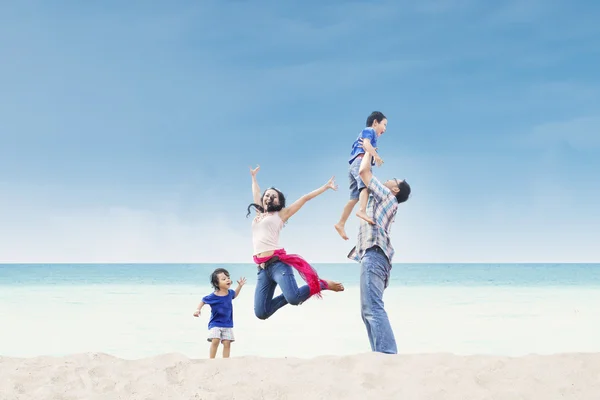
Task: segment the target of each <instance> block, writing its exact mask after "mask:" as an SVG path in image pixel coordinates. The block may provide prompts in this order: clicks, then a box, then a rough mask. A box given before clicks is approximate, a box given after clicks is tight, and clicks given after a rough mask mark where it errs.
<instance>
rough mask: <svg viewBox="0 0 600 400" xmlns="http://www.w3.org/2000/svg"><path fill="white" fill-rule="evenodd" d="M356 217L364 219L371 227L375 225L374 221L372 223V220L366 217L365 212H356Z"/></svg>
mask: <svg viewBox="0 0 600 400" xmlns="http://www.w3.org/2000/svg"><path fill="white" fill-rule="evenodd" d="M356 216H357V217H358V218H361V219H364V220H365V221H367V222H368V223H370V224H371V225H375V221H373V219H372V218H371V217H369V216H368V215H367V213H366V212H364V211H363V210H358V211H357V212H356Z"/></svg>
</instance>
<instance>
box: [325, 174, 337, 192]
mask: <svg viewBox="0 0 600 400" xmlns="http://www.w3.org/2000/svg"><path fill="white" fill-rule="evenodd" d="M325 187H326V188H327V189H333V190H337V189H338V185H337V184H336V183H335V176H332V177H331V179H329V181H328V182H327V183H326V184H325Z"/></svg>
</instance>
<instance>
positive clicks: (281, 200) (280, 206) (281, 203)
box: [246, 187, 285, 218]
mask: <svg viewBox="0 0 600 400" xmlns="http://www.w3.org/2000/svg"><path fill="white" fill-rule="evenodd" d="M267 190H274V191H275V192H277V195H278V197H279V204H278V205H276V206H275V205H271V206H268V207H267V210H265V209H264V207H263V206H261V205H260V204H256V203H251V204H250V205H249V206H248V214H246V218H248V216H249V215H250V212H251V211H250V209H251V208H252V207H254V208H255V209H257V210H258V211H260V212H261V213H264V212H265V211H268V212H275V211H281V210H283V209H284V208H285V196H284V195H283V193H281V191H280V190H279V189H275V188H274V187H270V188H268V189H267ZM267 190H265V191H264V192H263V194H262V196H261V197H260V198H261V201H262V199H263V198H264V197H265V193H267Z"/></svg>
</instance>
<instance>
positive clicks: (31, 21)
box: [0, 0, 600, 263]
mask: <svg viewBox="0 0 600 400" xmlns="http://www.w3.org/2000/svg"><path fill="white" fill-rule="evenodd" d="M599 19H600V3H598V2H594V1H579V2H568V1H566V0H564V1H563V0H544V1H542V0H529V1H522V0H515V1H505V0H500V1H495V2H490V1H475V0H421V1H419V2H413V1H405V0H390V1H328V2H317V1H313V0H303V1H286V2H282V1H274V0H273V1H258V0H257V1H252V2H250V1H244V0H236V1H234V0H229V1H226V0H218V1H217V0H203V1H201V2H199V1H169V2H166V1H164V2H152V4H150V3H148V2H142V1H134V0H132V1H127V2H121V1H105V2H101V3H93V4H92V3H90V2H74V1H70V2H68V1H57V2H52V4H50V3H48V2H43V1H36V0H27V1H20V2H16V1H13V2H2V3H0V38H1V39H0V54H1V55H2V62H1V63H0V88H1V90H0V227H1V228H0V262H4V263H29V262H31V263H38V262H39V263H60V262H185V263H187V262H194V263H195V262H207V263H214V262H252V241H251V231H250V224H251V219H250V218H246V208H247V206H248V204H249V203H250V202H251V200H252V195H251V186H250V183H251V181H250V174H249V167H250V166H255V165H257V164H259V165H260V166H261V169H260V172H259V174H258V179H259V183H260V185H261V188H262V189H266V188H267V187H269V186H275V187H277V188H279V189H280V190H282V191H283V192H284V193H285V195H286V197H287V198H288V202H290V201H293V200H295V199H297V198H299V197H300V196H302V195H303V194H305V193H308V192H310V191H312V190H314V189H316V188H318V187H319V186H321V185H323V184H325V183H326V182H327V180H328V179H329V178H330V177H331V176H335V177H336V181H337V183H338V185H339V189H338V190H337V191H328V192H326V193H324V194H323V195H321V196H319V197H317V198H315V199H314V200H311V201H310V202H309V203H307V204H306V205H305V206H304V208H303V209H302V210H300V212H298V213H297V214H296V215H295V216H294V217H293V218H292V219H290V221H289V223H288V224H287V226H286V227H285V228H284V230H283V231H282V236H281V240H282V242H281V243H282V245H283V246H284V247H285V248H286V249H287V251H288V252H290V253H298V254H301V255H303V256H304V257H305V258H307V259H308V260H310V261H312V262H318V263H325V262H336V263H337V262H350V261H349V260H348V259H347V258H346V256H347V254H348V252H349V251H350V250H351V249H352V247H353V246H354V244H355V241H356V235H357V232H358V221H357V218H356V217H355V216H354V215H352V216H351V217H350V220H349V221H348V224H347V232H348V234H349V236H350V240H349V241H344V240H342V239H341V238H340V237H339V236H337V234H336V232H335V230H334V228H333V225H334V224H335V223H336V222H337V220H338V219H339V217H340V213H341V211H342V207H343V206H344V204H345V203H346V201H347V199H348V196H349V190H348V177H347V173H348V172H347V170H348V163H347V160H348V157H349V153H350V148H351V145H352V142H353V141H354V139H355V138H356V136H357V135H358V133H359V132H360V130H361V129H362V128H363V127H364V125H365V121H366V118H367V116H368V115H369V114H370V113H371V111H374V110H378V111H382V112H383V113H384V114H385V115H386V116H387V117H388V129H387V132H386V133H385V134H384V135H383V136H382V137H381V138H380V139H379V141H378V151H379V153H380V155H381V157H382V158H383V160H384V161H385V163H384V165H383V166H382V167H375V169H374V173H375V176H377V177H378V178H379V179H381V180H386V179H390V178H403V179H406V180H407V181H408V183H409V184H410V185H411V187H412V195H411V198H410V199H409V201H407V202H406V203H404V204H401V205H400V206H399V210H398V214H397V218H396V222H395V224H394V226H393V228H392V243H393V245H394V247H395V248H396V256H395V258H394V260H393V262H394V263H404V262H406V263H414V262H424V263H431V262H441V263H454V262H456V263H463V262H464V263H467V262H490V263H501V262H550V263H562V262H600V246H598V245H597V244H598V243H600V229H599V228H598V227H599V226H600V213H599V212H598V210H597V204H598V200H597V199H598V196H599V195H600V180H599V179H598V177H597V174H598V172H599V171H600V72H598V71H600V24H598V23H597V21H598V20H599Z"/></svg>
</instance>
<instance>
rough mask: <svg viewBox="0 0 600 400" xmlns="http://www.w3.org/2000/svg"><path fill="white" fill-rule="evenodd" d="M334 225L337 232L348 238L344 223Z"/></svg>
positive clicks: (343, 237) (345, 238)
mask: <svg viewBox="0 0 600 400" xmlns="http://www.w3.org/2000/svg"><path fill="white" fill-rule="evenodd" d="M334 227H335V230H336V231H337V233H338V234H339V235H340V236H341V237H342V239H344V240H348V236H346V230H345V229H344V226H343V225H340V224H335V225H334Z"/></svg>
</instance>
